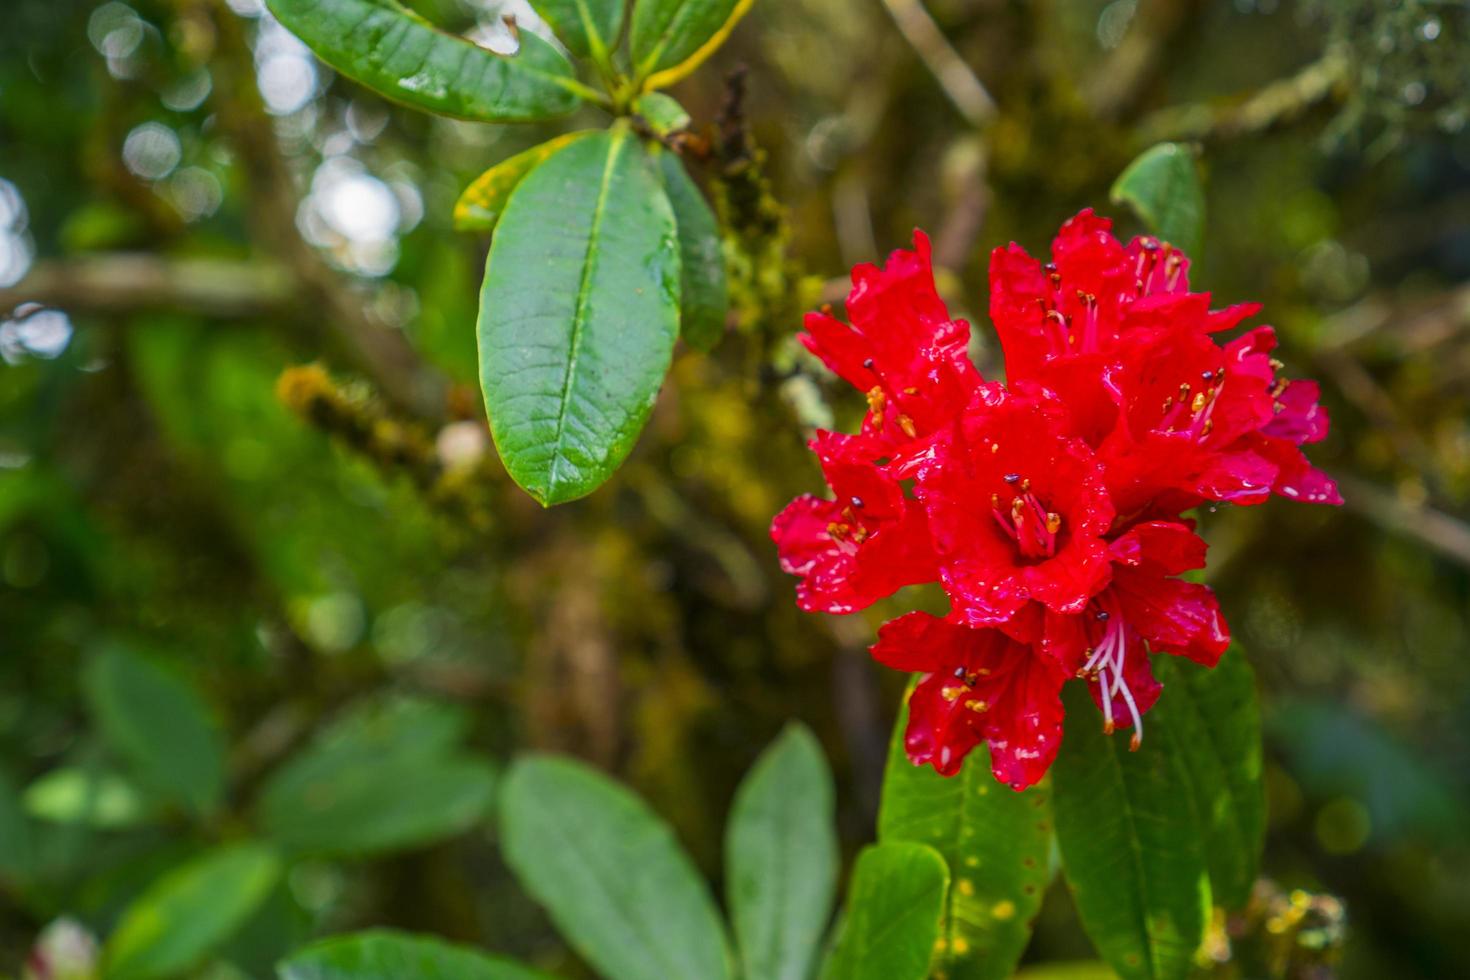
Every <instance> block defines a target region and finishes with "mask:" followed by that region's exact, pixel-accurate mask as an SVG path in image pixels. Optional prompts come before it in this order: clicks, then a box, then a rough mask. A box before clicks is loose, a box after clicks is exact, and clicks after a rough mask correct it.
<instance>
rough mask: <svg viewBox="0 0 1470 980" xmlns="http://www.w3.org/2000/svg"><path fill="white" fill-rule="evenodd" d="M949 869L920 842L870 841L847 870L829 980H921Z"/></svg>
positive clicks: (941, 912)
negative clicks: (844, 902)
mask: <svg viewBox="0 0 1470 980" xmlns="http://www.w3.org/2000/svg"><path fill="white" fill-rule="evenodd" d="M948 889H949V869H948V868H947V867H946V866H945V863H944V858H943V857H941V856H940V854H939V852H938V851H936V850H934V849H933V848H932V847H928V846H926V845H924V844H909V843H902V844H873V845H870V846H868V847H865V848H863V851H862V853H861V854H859V855H858V859H857V864H856V866H854V868H853V872H852V884H851V886H850V888H849V889H848V897H847V911H846V913H845V915H844V917H843V923H842V937H841V938H840V939H839V940H838V942H837V948H836V950H835V951H834V953H833V959H832V961H831V963H830V964H829V965H828V967H827V968H826V969H825V970H824V971H823V977H830V978H831V980H923V978H925V977H927V976H929V961H930V958H931V956H932V955H933V952H934V944H935V942H936V940H937V939H938V938H939V930H940V919H941V918H942V917H943V915H944V896H945V892H946V891H947V890H948Z"/></svg>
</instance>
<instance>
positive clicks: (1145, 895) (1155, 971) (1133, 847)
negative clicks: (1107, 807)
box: [1103, 738, 1163, 977]
mask: <svg viewBox="0 0 1470 980" xmlns="http://www.w3.org/2000/svg"><path fill="white" fill-rule="evenodd" d="M1103 741H1104V743H1105V745H1106V750H1107V751H1106V752H1105V754H1106V755H1107V757H1108V760H1109V761H1110V762H1111V763H1112V769H1113V772H1114V773H1116V775H1117V777H1118V786H1119V788H1120V789H1121V790H1122V796H1123V804H1124V805H1123V816H1124V819H1125V820H1126V821H1127V823H1128V852H1129V854H1131V855H1132V857H1133V870H1134V872H1135V874H1136V876H1137V881H1138V891H1139V893H1140V897H1141V898H1142V899H1143V901H1142V902H1141V903H1140V904H1139V906H1138V925H1139V935H1141V936H1143V946H1144V951H1145V953H1146V954H1147V955H1148V962H1149V975H1150V976H1154V977H1159V976H1162V975H1163V974H1162V973H1161V972H1160V970H1159V962H1158V959H1157V957H1156V955H1155V951H1154V942H1153V934H1152V933H1150V932H1149V928H1148V913H1147V911H1146V910H1147V909H1149V908H1150V907H1151V903H1150V901H1149V895H1150V893H1149V887H1148V875H1147V874H1146V873H1145V871H1144V866H1143V849H1142V848H1141V847H1140V846H1139V842H1138V823H1137V821H1136V820H1135V819H1134V815H1133V810H1134V803H1133V797H1132V795H1131V794H1130V793H1129V792H1128V780H1127V778H1126V777H1125V776H1124V774H1123V762H1122V760H1121V759H1119V757H1118V750H1117V747H1116V745H1115V744H1114V743H1115V742H1116V741H1117V740H1116V739H1113V738H1105V739H1104V740H1103Z"/></svg>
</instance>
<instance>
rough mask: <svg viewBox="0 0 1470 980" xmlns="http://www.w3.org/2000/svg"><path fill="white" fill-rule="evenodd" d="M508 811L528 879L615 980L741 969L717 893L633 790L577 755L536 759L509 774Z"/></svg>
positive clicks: (692, 978) (516, 861)
mask: <svg viewBox="0 0 1470 980" xmlns="http://www.w3.org/2000/svg"><path fill="white" fill-rule="evenodd" d="M500 819H501V834H502V837H503V841H502V846H503V850H504V853H505V859H506V861H507V862H508V863H509V864H510V866H511V869H512V870H513V871H514V872H515V873H516V876H517V877H518V878H519V879H520V881H521V884H522V885H523V886H524V887H525V888H526V890H527V891H529V892H530V893H531V894H532V895H533V896H534V897H535V898H536V900H537V901H539V902H540V903H541V904H542V905H544V906H545V907H546V909H547V911H548V912H550V913H551V918H552V919H553V921H555V922H556V925H557V927H558V929H559V930H560V931H561V933H562V935H563V936H564V937H566V939H567V941H568V942H569V943H570V944H571V945H572V946H573V947H574V948H575V949H576V950H577V951H578V952H579V953H581V954H582V956H583V958H585V959H586V960H587V962H588V963H590V964H592V966H594V967H595V968H596V969H597V970H598V971H599V972H600V973H601V974H603V975H604V976H605V977H607V978H608V980H720V978H722V977H731V976H733V972H732V965H731V960H730V954H729V950H728V947H727V944H726V941H725V933H724V928H723V926H722V925H721V923H720V917H719V914H718V912H716V910H715V904H714V900H713V899H712V898H711V896H710V893H709V889H708V888H707V887H706V886H705V883H704V882H703V881H702V880H701V879H700V877H699V872H698V871H696V870H695V868H694V864H693V863H692V862H691V861H690V859H689V856H688V855H687V854H686V853H685V852H684V850H683V849H682V848H681V847H680V846H679V842H678V841H677V840H676V839H675V838H674V834H673V831H672V830H670V828H669V826H668V824H666V823H665V822H664V821H663V820H661V819H660V818H659V817H658V816H657V815H655V814H654V813H653V812H652V811H651V810H650V809H649V808H648V806H647V805H646V804H645V803H644V802H643V801H642V800H640V799H639V798H638V797H637V796H635V795H633V794H632V793H631V792H629V791H628V790H627V789H625V788H623V787H622V786H619V785H618V784H617V783H615V782H613V781H612V780H610V779H608V778H607V777H606V776H603V775H601V774H600V773H598V772H596V771H594V770H592V769H591V768H589V767H587V766H585V765H582V764H580V763H577V762H573V761H571V760H569V759H559V758H553V757H530V758H526V759H522V760H520V761H519V762H517V763H516V764H515V765H513V766H512V767H511V770H510V773H509V775H507V777H506V780H505V788H504V791H503V793H502V796H501V803H500Z"/></svg>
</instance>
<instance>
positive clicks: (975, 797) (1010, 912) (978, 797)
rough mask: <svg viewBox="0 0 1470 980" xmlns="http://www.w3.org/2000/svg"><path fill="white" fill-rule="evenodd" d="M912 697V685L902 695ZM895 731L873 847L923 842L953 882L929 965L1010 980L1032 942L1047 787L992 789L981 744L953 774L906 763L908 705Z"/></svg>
mask: <svg viewBox="0 0 1470 980" xmlns="http://www.w3.org/2000/svg"><path fill="white" fill-rule="evenodd" d="M910 691H912V687H910ZM904 704H905V706H904V709H903V710H902V711H900V712H899V717H898V720H897V722H896V723H895V725H894V729H893V738H892V740H891V743H890V746H889V752H888V765H887V768H886V769H885V771H884V775H883V798H882V802H881V804H880V806H879V810H878V840H879V841H880V842H882V843H885V844H886V843H892V842H897V841H912V842H915V843H920V844H928V845H929V846H930V847H933V848H934V849H935V850H936V851H938V852H939V853H940V854H941V855H942V856H943V857H944V859H945V863H946V864H948V865H949V869H950V875H951V877H952V879H953V880H952V882H951V887H950V889H949V896H948V899H947V900H946V902H945V915H944V924H943V929H942V931H941V934H940V937H939V940H940V941H939V944H938V948H937V953H936V962H937V963H938V964H940V965H942V968H943V970H944V972H945V974H946V975H947V976H949V977H950V978H951V980H990V978H1004V977H1009V976H1010V975H1011V973H1012V971H1014V970H1015V968H1016V963H1017V962H1019V961H1020V959H1021V954H1022V953H1023V952H1025V950H1026V944H1027V942H1029V941H1030V938H1031V922H1032V920H1033V919H1034V918H1035V917H1036V913H1037V911H1038V909H1040V907H1041V899H1042V895H1043V893H1044V892H1045V891H1046V886H1047V883H1048V879H1049V867H1048V863H1049V862H1048V854H1049V851H1050V849H1051V840H1052V825H1051V820H1052V814H1051V787H1050V784H1049V782H1048V781H1043V782H1042V783H1040V784H1039V785H1037V786H1033V787H1031V788H1030V789H1028V790H1025V791H1024V792H1021V793H1017V792H1016V791H1015V790H1013V789H1011V788H1010V787H1008V786H1005V785H1003V784H1001V783H999V782H997V781H996V779H995V777H994V776H993V775H991V772H990V754H989V751H988V750H987V749H986V747H985V746H983V745H982V746H979V747H978V748H976V749H975V750H974V751H973V752H971V753H970V757H969V759H967V760H966V762H965V765H964V768H963V769H962V770H961V771H960V774H959V775H958V776H954V777H950V778H945V777H944V776H941V775H939V774H938V773H936V772H935V771H934V770H933V769H932V768H930V767H928V766H915V765H914V764H913V763H911V762H909V760H908V756H907V755H906V754H905V752H904V748H903V733H904V728H905V726H906V725H907V723H908V707H907V697H905V702H904Z"/></svg>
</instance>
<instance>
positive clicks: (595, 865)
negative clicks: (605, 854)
mask: <svg viewBox="0 0 1470 980" xmlns="http://www.w3.org/2000/svg"><path fill="white" fill-rule="evenodd" d="M574 810H575V808H569V810H568V811H567V812H574ZM545 823H546V826H547V828H548V829H550V831H551V833H552V834H553V835H554V836H556V837H558V838H559V839H560V840H561V841H562V842H563V845H564V851H563V852H564V853H583V854H585V853H586V851H585V849H584V848H582V847H580V846H579V844H580V842H581V841H582V840H583V838H582V837H580V835H577V834H573V833H570V832H568V831H566V830H564V829H563V828H562V827H561V825H560V824H559V823H558V821H556V820H547V821H546V822H545ZM675 846H676V847H677V843H676V844H675ZM583 866H584V867H587V868H589V869H596V872H595V873H594V874H593V875H592V876H591V879H592V881H593V883H594V884H595V887H596V888H597V890H598V891H599V892H600V893H601V894H602V895H603V897H604V898H605V899H606V907H607V908H608V909H611V910H614V915H615V917H616V918H618V919H620V920H621V921H622V922H623V923H625V927H626V929H627V931H628V932H629V933H632V934H633V935H636V936H637V937H638V938H639V940H640V941H641V942H640V945H642V946H643V947H644V949H646V950H647V951H649V952H650V953H652V954H653V956H654V958H655V959H657V960H658V961H659V963H660V965H661V966H662V967H664V968H669V967H673V968H674V969H670V970H669V971H668V972H667V973H664V974H663V976H666V977H679V976H684V975H685V974H684V973H683V971H682V970H681V969H679V966H680V964H679V963H678V962H677V961H675V960H671V959H669V951H668V950H666V949H665V948H664V947H663V946H662V945H661V944H660V943H659V942H658V939H657V936H656V935H655V934H654V933H651V932H649V931H647V930H646V929H644V928H643V922H642V921H641V920H639V919H638V918H636V917H634V916H631V915H629V914H627V911H626V909H625V907H624V905H623V903H622V902H621V901H619V899H620V898H622V897H624V896H620V895H618V894H617V893H616V892H615V891H614V890H613V889H612V888H610V887H609V886H608V885H607V879H608V878H609V877H612V878H617V877H618V876H617V874H616V873H614V874H612V875H611V876H608V875H605V874H603V872H605V871H607V870H608V868H607V866H606V865H603V864H601V863H600V862H599V861H597V860H595V859H593V860H584V863H583Z"/></svg>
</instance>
